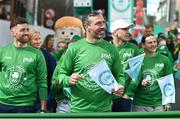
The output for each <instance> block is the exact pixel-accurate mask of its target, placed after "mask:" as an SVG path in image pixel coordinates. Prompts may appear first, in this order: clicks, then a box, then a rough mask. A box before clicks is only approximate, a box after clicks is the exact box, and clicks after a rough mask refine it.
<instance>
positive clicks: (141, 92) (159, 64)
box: [133, 53, 172, 106]
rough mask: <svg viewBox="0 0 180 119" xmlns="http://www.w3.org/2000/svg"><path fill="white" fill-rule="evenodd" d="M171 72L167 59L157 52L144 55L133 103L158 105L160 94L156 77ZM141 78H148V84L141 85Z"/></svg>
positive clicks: (160, 100) (160, 101)
mask: <svg viewBox="0 0 180 119" xmlns="http://www.w3.org/2000/svg"><path fill="white" fill-rule="evenodd" d="M169 74H172V65H171V63H170V61H169V59H168V58H167V57H166V56H164V55H162V54H159V53H157V54H156V55H155V56H147V55H145V57H144V61H143V64H142V67H141V71H140V75H139V79H138V81H139V83H137V82H136V86H137V89H136V90H135V92H134V100H133V104H134V105H141V106H160V105H162V94H161V90H160V87H159V84H158V82H157V79H158V78H161V77H163V76H166V75H169ZM143 79H148V80H150V81H151V82H150V84H149V85H147V86H142V84H141V82H142V80H143Z"/></svg>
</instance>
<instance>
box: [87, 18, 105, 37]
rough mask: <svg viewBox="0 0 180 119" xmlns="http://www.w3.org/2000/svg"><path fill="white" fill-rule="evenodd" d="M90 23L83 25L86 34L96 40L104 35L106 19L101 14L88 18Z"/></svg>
mask: <svg viewBox="0 0 180 119" xmlns="http://www.w3.org/2000/svg"><path fill="white" fill-rule="evenodd" d="M89 19H90V23H89V24H87V25H86V26H85V29H86V34H87V36H89V37H91V38H94V39H96V40H99V39H102V38H104V36H105V31H106V21H105V19H104V17H103V16H102V15H98V16H92V17H90V18H89Z"/></svg>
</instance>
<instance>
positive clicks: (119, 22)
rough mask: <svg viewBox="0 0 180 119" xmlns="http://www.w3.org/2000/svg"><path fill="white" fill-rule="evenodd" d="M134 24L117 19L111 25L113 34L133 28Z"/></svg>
mask: <svg viewBox="0 0 180 119" xmlns="http://www.w3.org/2000/svg"><path fill="white" fill-rule="evenodd" d="M133 25H134V24H132V23H128V22H126V21H125V20H124V19H117V20H115V21H113V22H112V23H111V26H110V30H111V32H113V31H115V30H117V29H120V28H128V27H132V26H133Z"/></svg>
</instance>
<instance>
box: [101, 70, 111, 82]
mask: <svg viewBox="0 0 180 119" xmlns="http://www.w3.org/2000/svg"><path fill="white" fill-rule="evenodd" d="M99 82H100V83H101V84H102V85H107V86H110V85H112V84H113V83H114V80H113V76H112V74H111V72H110V71H109V70H105V71H103V72H102V73H101V74H100V75H99Z"/></svg>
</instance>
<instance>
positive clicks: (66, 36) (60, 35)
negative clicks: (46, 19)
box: [56, 26, 82, 43]
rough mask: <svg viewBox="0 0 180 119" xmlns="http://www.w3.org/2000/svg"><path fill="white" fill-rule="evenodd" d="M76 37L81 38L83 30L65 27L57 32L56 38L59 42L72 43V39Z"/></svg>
mask: <svg viewBox="0 0 180 119" xmlns="http://www.w3.org/2000/svg"><path fill="white" fill-rule="evenodd" d="M74 35H78V36H81V35H82V30H81V29H80V28H79V27H75V26H74V27H73V26H72V27H63V28H61V29H57V30H56V38H57V39H58V40H59V41H65V42H67V43H68V42H70V40H71V38H72V37H73V36H74Z"/></svg>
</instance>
